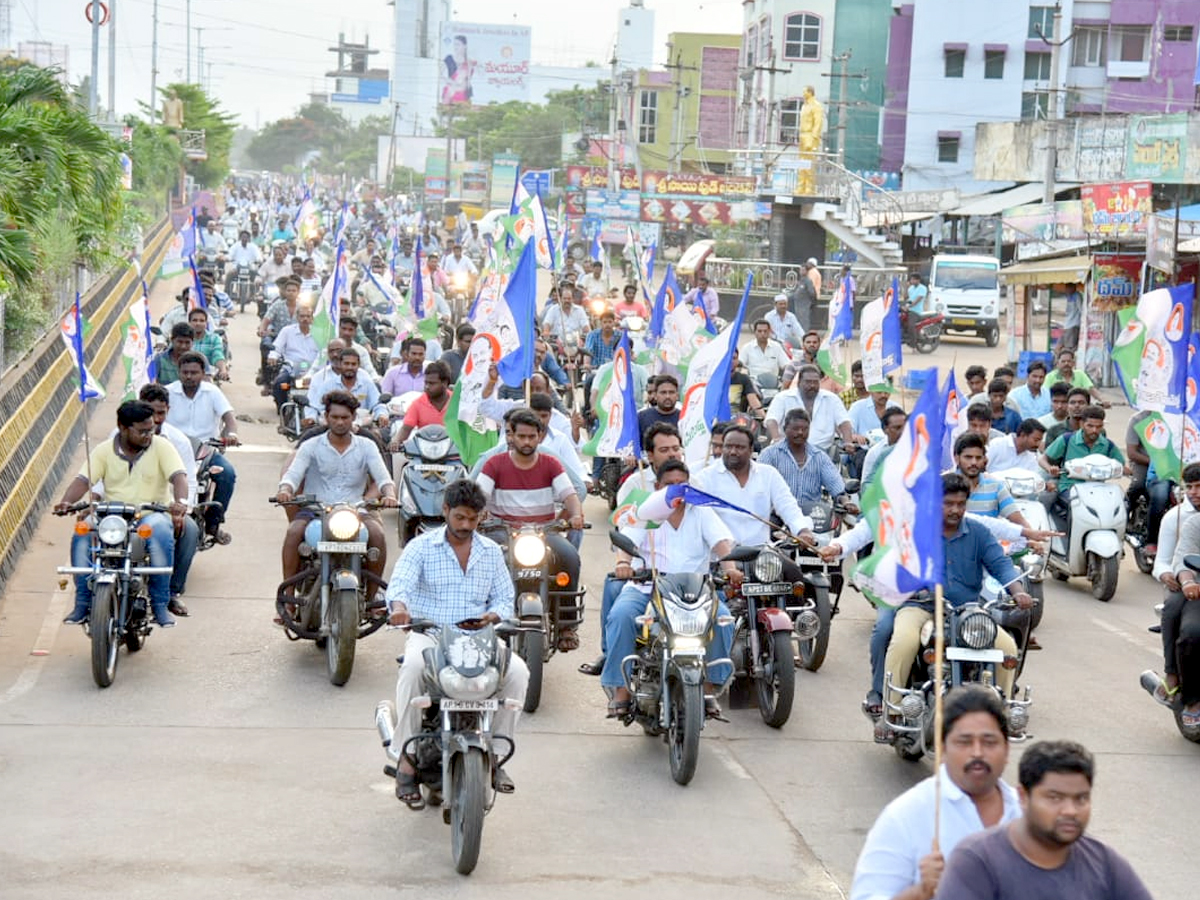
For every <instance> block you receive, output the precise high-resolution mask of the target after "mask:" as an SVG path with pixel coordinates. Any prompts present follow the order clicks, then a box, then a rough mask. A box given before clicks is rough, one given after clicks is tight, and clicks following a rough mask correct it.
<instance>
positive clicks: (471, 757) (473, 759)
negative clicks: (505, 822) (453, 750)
mask: <svg viewBox="0 0 1200 900" xmlns="http://www.w3.org/2000/svg"><path fill="white" fill-rule="evenodd" d="M487 770H488V766H487V758H486V757H485V756H484V755H483V751H482V750H480V749H479V748H478V747H468V748H467V752H466V753H459V754H456V755H455V757H454V758H453V759H452V760H451V761H450V794H449V800H450V850H451V852H452V853H453V854H454V869H455V871H456V872H458V873H459V874H460V875H470V874H471V872H472V871H474V869H475V864H476V863H478V862H479V847H480V844H481V843H482V841H483V806H484V802H485V799H486V798H485V793H486V789H487Z"/></svg>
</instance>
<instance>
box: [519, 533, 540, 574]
mask: <svg viewBox="0 0 1200 900" xmlns="http://www.w3.org/2000/svg"><path fill="white" fill-rule="evenodd" d="M513 558H514V559H516V561H517V562H518V563H519V564H520V565H522V566H524V567H525V568H527V569H529V568H532V567H533V566H540V565H541V564H542V560H543V559H545V558H546V542H545V541H543V540H542V539H541V537H539V536H538V535H536V534H523V535H521V536H520V537H518V538H517V539H516V540H515V541H514V542H513Z"/></svg>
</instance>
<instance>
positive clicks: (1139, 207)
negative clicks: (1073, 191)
mask: <svg viewBox="0 0 1200 900" xmlns="http://www.w3.org/2000/svg"><path fill="white" fill-rule="evenodd" d="M1151 194H1152V191H1151V185H1150V182H1148V181H1121V182H1116V183H1112V184H1085V185H1083V187H1081V188H1080V189H1079V198H1080V200H1081V202H1082V203H1083V228H1084V230H1085V231H1086V232H1087V233H1088V234H1098V235H1101V236H1102V237H1106V238H1114V237H1127V236H1129V235H1134V234H1145V233H1146V223H1147V220H1148V219H1149V218H1150V214H1151V213H1152V212H1153V211H1154V206H1153V201H1152V196H1151Z"/></svg>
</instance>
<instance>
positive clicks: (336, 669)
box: [325, 588, 358, 687]
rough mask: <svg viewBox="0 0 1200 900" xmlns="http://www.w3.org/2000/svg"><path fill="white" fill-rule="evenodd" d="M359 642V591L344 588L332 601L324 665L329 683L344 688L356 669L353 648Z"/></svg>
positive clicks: (336, 592) (335, 593)
mask: <svg viewBox="0 0 1200 900" xmlns="http://www.w3.org/2000/svg"><path fill="white" fill-rule="evenodd" d="M357 643H358V591H355V590H351V589H350V588H343V589H341V590H338V591H334V592H333V596H332V597H331V598H330V602H329V637H328V638H327V639H326V641H325V662H326V668H327V669H328V670H329V683H330V684H336V685H337V686H338V687H341V686H342V685H343V684H345V683H346V682H347V681H349V680H350V673H351V672H352V671H353V670H354V648H355V645H356V644H357Z"/></svg>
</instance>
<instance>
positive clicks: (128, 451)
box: [55, 400, 188, 628]
mask: <svg viewBox="0 0 1200 900" xmlns="http://www.w3.org/2000/svg"><path fill="white" fill-rule="evenodd" d="M154 432H155V424H154V410H153V409H152V408H151V407H150V405H149V404H147V403H143V402H141V401H140V400H128V401H126V402H125V403H122V404H121V405H120V406H119V407H118V408H117V434H116V436H115V437H113V438H112V439H111V440H107V441H105V442H104V443H103V444H101V445H100V446H98V447H96V448H95V449H94V450H93V451H92V454H91V457H90V458H89V460H88V465H87V466H85V467H84V469H83V471H81V472H80V473H79V474H78V475H76V476H75V479H74V480H73V481H72V482H71V483H70V484H69V485H67V489H66V491H65V492H64V493H63V496H62V499H61V500H60V501H59V502H58V505H57V506H55V511H56V512H58V513H64V512H66V510H67V509H68V508H69V507H70V506H72V505H73V504H75V503H77V502H78V501H79V500H81V499H83V497H84V496H85V495H86V494H87V492H88V491H89V490H90V489H91V487H92V484H93V483H94V482H98V481H103V482H104V493H105V497H106V498H107V499H108V500H110V501H115V502H119V503H128V504H130V505H141V504H143V503H162V504H168V505H169V509H170V513H171V515H170V516H169V517H168V516H166V515H164V514H163V513H148V514H147V515H145V516H143V517H142V518H141V522H142V524H145V525H149V526H150V539H149V540H148V541H147V546H148V548H149V550H150V563H151V565H153V566H163V567H166V568H168V569H169V568H170V567H171V566H172V565H174V561H175V560H174V556H175V529H176V527H181V526H182V525H183V519H184V516H186V515H187V496H188V484H187V474H186V472H185V470H184V466H183V460H182V459H180V458H179V453H178V452H177V451H176V450H175V448H174V447H173V446H171V442H170V441H168V440H167V439H166V438H164V437H156V436H155V433H154ZM90 550H91V539H90V537H89V536H88V535H87V534H82V535H81V534H75V536H74V537H73V538H72V539H71V565H73V566H90V565H91V560H90V558H89V557H90V555H91V554H90ZM149 587H150V607H151V610H152V612H153V613H154V621H155V622H157V623H158V625H159V627H160V628H170V627H171V626H173V625H174V624H175V619H174V618H172V617H171V614H170V612H168V610H167V605H168V603H169V602H170V600H171V576H170V575H151V576H150V579H149ZM91 607H92V586H91V584H89V583H88V576H86V575H76V576H75V608H74V609H73V610H72V611H71V614H70V615H69V616H67V617H66V618H65V619H63V622H64V623H65V624H67V625H82V624H83V623H84V622H86V621H87V619H88V613H89V611H90V610H91Z"/></svg>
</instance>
